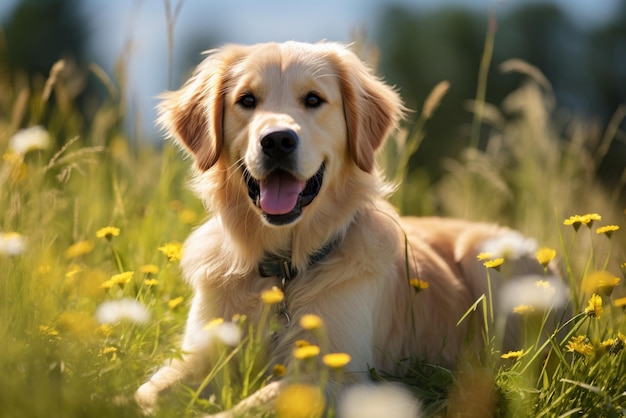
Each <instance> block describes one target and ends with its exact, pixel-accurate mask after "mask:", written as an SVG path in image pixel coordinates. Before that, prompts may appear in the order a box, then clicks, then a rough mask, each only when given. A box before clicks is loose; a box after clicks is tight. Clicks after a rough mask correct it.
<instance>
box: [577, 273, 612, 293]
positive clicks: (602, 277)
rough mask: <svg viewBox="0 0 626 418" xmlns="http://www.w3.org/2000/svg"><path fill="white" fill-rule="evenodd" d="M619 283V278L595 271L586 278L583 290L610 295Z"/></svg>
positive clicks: (582, 286)
mask: <svg viewBox="0 0 626 418" xmlns="http://www.w3.org/2000/svg"><path fill="white" fill-rule="evenodd" d="M619 282H620V279H619V277H615V276H614V275H613V274H611V273H609V272H608V271H595V272H592V273H590V274H588V275H587V276H585V278H584V279H583V282H582V285H581V288H582V289H583V290H584V291H585V292H587V293H592V292H599V293H602V294H604V295H610V294H611V292H612V291H613V288H614V287H615V286H617V285H618V284H619Z"/></svg>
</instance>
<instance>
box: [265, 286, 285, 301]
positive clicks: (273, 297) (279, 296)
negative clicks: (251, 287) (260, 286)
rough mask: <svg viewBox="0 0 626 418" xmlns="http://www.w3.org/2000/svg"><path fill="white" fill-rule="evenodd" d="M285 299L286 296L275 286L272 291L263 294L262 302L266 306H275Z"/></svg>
mask: <svg viewBox="0 0 626 418" xmlns="http://www.w3.org/2000/svg"><path fill="white" fill-rule="evenodd" d="M284 298H285V294H284V293H283V291H282V290H280V289H279V288H277V287H276V286H273V287H272V288H271V289H270V290H265V291H263V293H261V300H262V301H263V303H264V304H266V305H275V304H277V303H278V302H280V301H282V300H283V299H284Z"/></svg>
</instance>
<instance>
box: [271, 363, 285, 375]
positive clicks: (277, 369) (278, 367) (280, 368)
mask: <svg viewBox="0 0 626 418" xmlns="http://www.w3.org/2000/svg"><path fill="white" fill-rule="evenodd" d="M286 374H287V368H286V367H285V366H284V365H282V364H275V365H274V367H272V376H274V377H283V376H284V375H286Z"/></svg>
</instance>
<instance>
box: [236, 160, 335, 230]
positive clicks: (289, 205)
mask: <svg viewBox="0 0 626 418" xmlns="http://www.w3.org/2000/svg"><path fill="white" fill-rule="evenodd" d="M324 170H325V164H324V163H322V165H321V166H320V168H319V169H318V170H317V173H315V175H314V176H313V177H311V178H310V179H308V180H306V181H304V180H300V179H298V178H296V177H295V176H294V175H293V174H291V173H290V172H289V171H287V170H285V169H282V168H276V169H274V170H273V171H271V172H270V173H269V174H268V175H267V176H266V177H265V178H264V179H262V180H257V179H255V178H254V177H252V175H251V174H250V173H249V172H248V170H246V169H244V177H245V180H246V185H247V186H248V195H249V196H250V198H251V199H252V202H253V203H254V205H255V206H257V207H258V208H260V209H261V211H262V212H263V216H264V218H265V219H266V220H267V222H269V223H270V224H273V225H286V224H290V223H292V222H294V221H296V220H297V219H298V218H300V216H302V209H303V208H304V207H305V206H307V205H309V204H310V203H311V202H312V201H313V199H315V197H316V196H317V195H318V193H319V192H320V189H321V187H322V181H323V180H324Z"/></svg>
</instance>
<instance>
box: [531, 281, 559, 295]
mask: <svg viewBox="0 0 626 418" xmlns="http://www.w3.org/2000/svg"><path fill="white" fill-rule="evenodd" d="M535 287H538V288H539V289H543V290H546V291H549V292H556V289H555V288H554V287H553V286H552V284H551V283H550V282H549V281H547V280H537V281H536V282H535Z"/></svg>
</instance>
